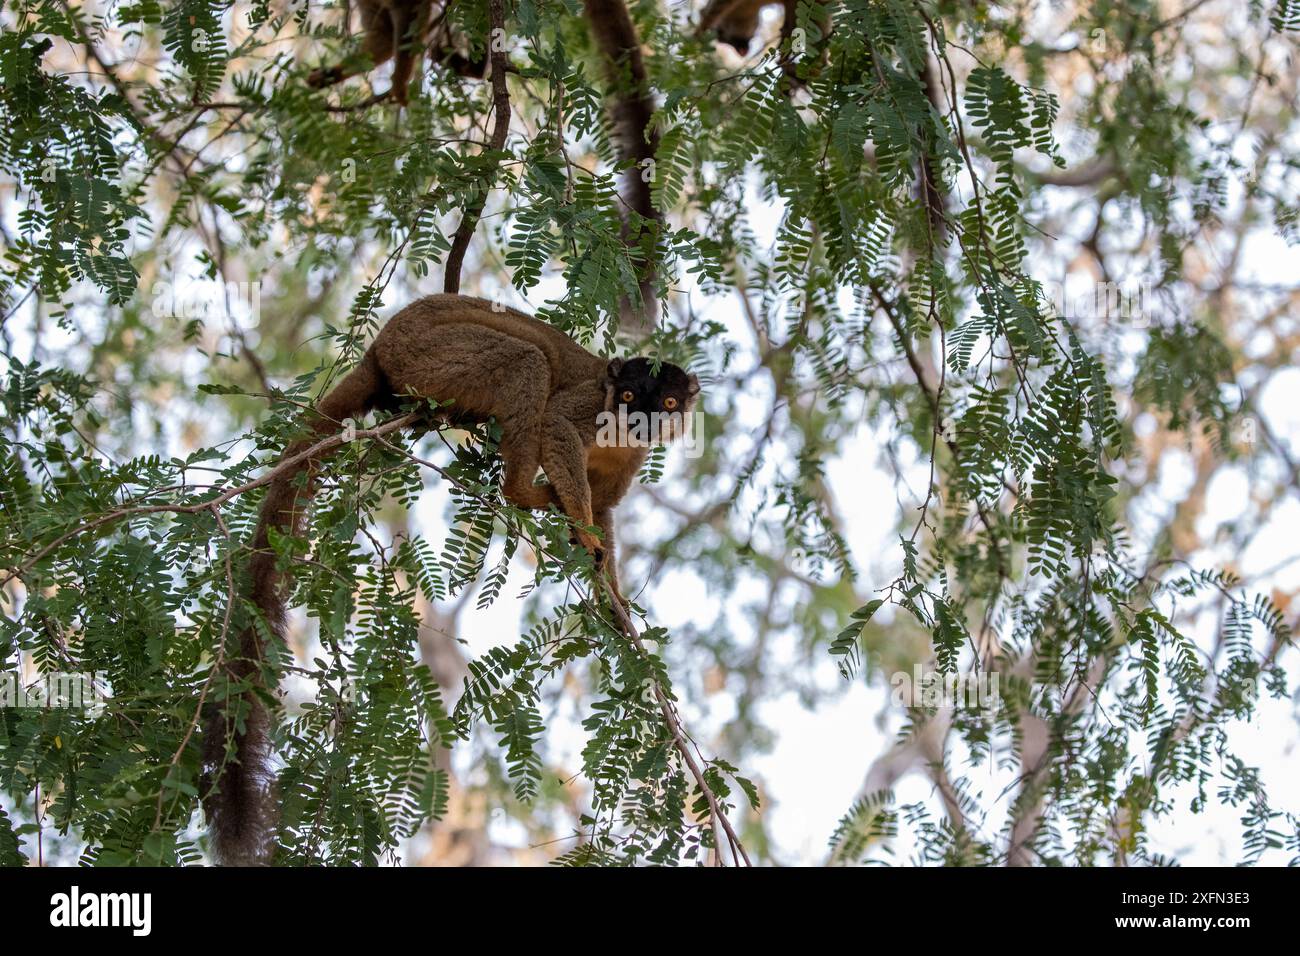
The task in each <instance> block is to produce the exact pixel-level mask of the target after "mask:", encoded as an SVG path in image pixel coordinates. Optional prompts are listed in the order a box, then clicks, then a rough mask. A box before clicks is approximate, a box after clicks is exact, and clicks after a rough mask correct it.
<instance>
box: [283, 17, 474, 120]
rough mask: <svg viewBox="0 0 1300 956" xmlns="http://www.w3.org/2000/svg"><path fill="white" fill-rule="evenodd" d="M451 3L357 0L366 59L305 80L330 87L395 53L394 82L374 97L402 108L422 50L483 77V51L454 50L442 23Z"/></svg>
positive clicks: (326, 69)
mask: <svg viewBox="0 0 1300 956" xmlns="http://www.w3.org/2000/svg"><path fill="white" fill-rule="evenodd" d="M451 2H454V0H449V2H448V3H446V4H438V3H435V0H360V3H359V4H358V5H359V6H360V7H361V31H362V33H363V34H364V40H363V43H362V46H363V49H364V50H365V52H366V55H367V57H368V58H369V59H368V62H367V61H366V60H364V59H360V58H358V59H357V61H356V62H353V63H349V62H348V61H344V62H343V63H340V64H338V65H336V66H331V67H321V68H319V69H316V70H313V71H312V72H311V73H310V74H309V75H308V77H307V84H308V85H309V86H313V87H316V88H317V89H319V88H321V87H325V86H332V85H333V84H335V83H341V82H343V81H344V80H346V79H349V78H351V77H354V76H357V75H358V74H360V73H365V72H367V71H369V70H371V69H373V68H374V67H376V66H379V65H380V64H381V63H387V62H388V61H389V60H392V59H394V57H396V61H395V62H394V64H393V79H392V86H391V87H390V89H389V92H388V93H387V94H385V95H384V96H381V97H376V99H385V98H391V99H392V100H393V101H394V102H396V103H398V104H400V105H402V106H405V105H406V99H407V90H408V88H409V87H410V85H411V77H412V75H413V74H414V72H415V69H416V67H417V66H419V64H420V60H421V58H422V57H423V56H424V54H425V52H426V51H428V53H429V56H430V59H432V60H433V61H434V62H436V63H441V64H442V65H443V66H444V67H446V68H447V69H450V70H451V71H452V72H454V73H458V74H460V75H461V76H469V77H477V78H479V79H482V78H483V76H484V75H486V72H487V64H488V57H487V55H486V54H483V55H481V56H479V57H471V56H467V55H466V54H464V53H462V52H461V51H460V50H458V49H457V48H456V44H455V42H454V40H453V37H452V35H451V30H450V27H449V26H448V25H447V24H446V22H445V20H446V16H447V12H448V11H449V10H450V9H451ZM435 8H437V10H438V13H437V15H436V16H434V14H433V11H434V9H435Z"/></svg>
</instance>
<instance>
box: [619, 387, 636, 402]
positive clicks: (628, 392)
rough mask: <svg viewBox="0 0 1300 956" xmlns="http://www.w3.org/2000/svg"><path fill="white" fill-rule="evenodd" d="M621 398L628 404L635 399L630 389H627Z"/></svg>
mask: <svg viewBox="0 0 1300 956" xmlns="http://www.w3.org/2000/svg"><path fill="white" fill-rule="evenodd" d="M621 397H622V399H623V401H624V402H630V401H632V399H634V398H636V396H635V395H633V394H632V390H631V389H627V390H626V391H624V392H623V394H622V396H621Z"/></svg>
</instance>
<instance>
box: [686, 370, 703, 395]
mask: <svg viewBox="0 0 1300 956" xmlns="http://www.w3.org/2000/svg"><path fill="white" fill-rule="evenodd" d="M686 391H687V392H689V393H690V395H691V397H694V396H696V395H698V394H700V379H699V376H696V375H688V376H686Z"/></svg>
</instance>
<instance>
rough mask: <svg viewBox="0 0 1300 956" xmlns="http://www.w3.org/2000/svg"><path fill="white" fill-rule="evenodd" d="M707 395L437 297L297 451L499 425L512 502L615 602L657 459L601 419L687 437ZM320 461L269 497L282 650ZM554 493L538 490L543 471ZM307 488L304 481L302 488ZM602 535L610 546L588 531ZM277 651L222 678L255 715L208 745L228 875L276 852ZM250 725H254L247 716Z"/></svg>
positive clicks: (335, 401) (266, 532)
mask: <svg viewBox="0 0 1300 956" xmlns="http://www.w3.org/2000/svg"><path fill="white" fill-rule="evenodd" d="M699 388H700V386H699V382H698V380H697V379H696V378H695V376H693V375H687V373H686V372H684V371H682V370H681V369H680V368H678V367H677V366H675V365H670V364H668V363H666V362H665V363H660V364H659V366H658V368H657V369H656V368H655V367H654V366H653V365H652V363H651V362H650V360H649V359H642V358H634V359H630V360H627V361H623V360H621V359H613V360H610V359H603V358H599V357H597V356H595V355H592V354H591V353H590V352H588V351H587V350H586V349H584V348H582V347H581V346H580V345H578V344H577V343H576V342H574V341H573V339H571V338H569V337H568V336H567V335H565V334H564V333H563V332H560V331H559V330H558V329H555V328H553V327H552V326H549V325H547V324H546V323H545V322H542V321H539V320H538V319H535V318H532V317H530V316H527V315H524V314H523V313H522V312H516V311H514V310H512V309H505V308H503V307H497V306H493V305H492V304H491V303H489V302H486V301H484V300H482V299H475V298H471V297H469V296H460V295H433V296H429V297H428V298H425V299H420V300H419V301H417V302H413V303H412V304H411V305H408V306H407V307H406V308H404V309H402V310H401V311H400V312H398V313H397V315H395V316H394V317H393V318H392V319H390V320H389V322H388V324H387V325H386V326H385V327H384V328H383V330H382V331H380V333H379V335H378V336H376V337H375V341H374V343H373V344H372V345H371V346H370V348H369V349H368V350H367V351H366V354H365V356H364V357H363V358H362V359H361V362H360V363H359V364H358V365H357V366H356V368H354V369H353V370H352V371H351V372H350V373H349V374H348V375H347V377H346V378H344V379H343V381H342V382H340V383H339V385H338V386H337V387H336V388H334V389H333V390H332V391H330V392H329V394H327V395H326V396H325V397H324V398H323V399H322V400H321V401H320V402H319V403H318V404H317V406H316V409H315V413H314V414H313V415H312V417H311V421H310V422H309V429H310V434H308V435H307V436H306V437H304V438H302V439H301V440H299V441H296V442H294V443H293V444H291V445H290V446H289V447H288V448H287V449H285V452H284V457H285V459H288V458H291V457H293V456H295V455H299V454H301V453H302V452H304V451H306V450H307V449H309V448H311V446H312V445H313V444H315V443H317V442H319V441H320V439H321V438H322V437H323V436H325V435H329V434H333V433H335V432H337V431H338V430H339V428H340V427H341V423H342V422H343V421H344V420H345V419H349V418H358V417H360V416H361V415H363V414H365V413H366V412H367V411H370V410H371V409H374V408H391V407H396V406H397V405H399V404H400V403H401V402H402V401H403V399H404V398H405V397H418V398H429V399H436V400H437V401H438V402H440V403H442V402H451V405H450V406H449V407H448V408H447V414H448V415H449V417H450V418H451V419H452V420H455V421H462V422H463V421H475V422H483V421H486V420H487V419H489V418H494V419H496V421H497V423H498V424H499V425H500V426H501V433H502V437H501V443H500V452H501V457H502V459H503V461H504V464H505V478H504V481H503V487H502V491H503V493H504V494H505V497H506V498H507V499H508V500H509V501H510V502H511V503H513V504H514V505H516V506H518V507H521V508H546V507H548V506H550V505H557V506H558V507H559V508H560V509H561V510H562V511H563V512H564V513H565V514H566V515H567V516H568V517H569V518H570V520H571V521H572V522H573V524H574V526H575V528H574V533H575V537H576V538H577V539H578V540H579V541H580V542H581V543H582V544H583V545H584V546H585V547H587V548H588V549H590V550H592V551H593V552H594V553H595V555H596V558H597V563H598V565H599V566H600V567H601V568H602V571H603V573H604V574H605V575H606V576H607V578H608V580H609V583H610V585H611V588H612V590H613V593H614V595H615V596H616V598H617V599H618V600H620V601H621V600H623V599H622V597H621V595H620V593H619V590H618V579H617V574H616V568H615V559H614V529H613V509H614V506H615V505H617V504H618V502H619V501H620V500H621V499H622V498H623V496H624V495H625V494H626V493H627V490H628V488H629V487H630V485H631V484H632V481H633V479H634V478H635V476H636V474H637V471H638V470H639V469H640V468H641V465H642V464H643V462H644V461H645V457H646V454H647V453H648V448H647V447H645V446H644V445H643V444H642V445H636V444H631V443H628V442H627V441H622V442H620V443H618V444H617V445H614V446H610V447H604V446H602V445H598V444H597V435H598V431H599V428H600V422H598V416H600V415H601V413H602V412H613V413H615V414H616V415H617V413H618V412H619V411H620V410H626V411H631V412H643V413H650V412H659V413H661V414H663V413H667V414H668V415H669V417H670V421H669V423H668V424H669V425H670V429H669V431H668V433H667V434H666V437H676V435H679V434H680V433H681V430H682V426H683V425H684V423H685V418H684V416H685V415H686V414H687V413H689V412H690V411H691V410H692V408H693V406H694V404H695V399H696V397H697V395H698V393H699ZM320 464H321V463H320V461H317V460H312V461H307V462H304V463H303V464H302V465H301V467H300V468H297V469H290V470H288V471H287V472H286V473H284V474H281V475H278V476H277V477H276V479H275V480H274V481H272V482H271V483H270V484H268V486H267V491H266V498H265V500H264V501H263V502H262V509H261V513H260V515H259V519H258V525H257V530H256V532H255V534H254V537H253V555H252V558H251V559H250V562H249V571H250V576H251V586H252V591H251V595H250V596H251V599H252V602H253V604H254V605H255V606H256V607H257V608H258V609H259V610H260V612H261V613H262V615H263V616H264V618H265V621H266V623H267V626H268V627H269V629H270V632H271V633H272V634H273V635H275V636H277V637H278V636H281V635H282V633H283V625H284V619H285V604H286V600H287V597H288V584H289V582H288V581H287V580H286V577H285V575H284V573H283V572H282V571H280V570H278V569H277V567H276V557H275V553H274V551H273V550H272V549H271V547H270V530H271V529H272V528H275V529H276V530H277V531H278V532H280V533H282V534H290V535H300V534H301V533H302V530H303V525H304V514H305V511H304V509H305V508H306V505H307V502H308V500H309V499H310V497H311V495H312V490H313V485H314V479H315V476H316V474H317V472H318V471H319V469H320ZM539 466H540V467H541V469H542V470H543V471H545V473H546V478H547V481H548V483H547V484H535V483H534V482H535V478H536V476H537V470H538V467H539ZM303 475H305V480H303ZM588 527H595V528H596V529H598V531H599V538H597V537H596V536H594V535H593V534H592V533H591V532H589V531H588V530H587V528H588ZM265 654H266V648H265V647H264V646H263V644H262V640H261V637H260V636H259V632H258V630H257V629H256V628H254V627H251V626H250V627H248V628H246V629H245V630H244V631H243V632H242V634H241V635H240V638H239V651H238V656H237V657H236V658H234V659H232V660H227V661H226V662H225V664H224V665H223V666H224V668H225V671H226V674H227V676H228V678H229V679H230V680H231V681H238V682H245V683H246V684H247V685H248V686H249V687H250V688H253V689H249V690H245V691H244V692H243V693H242V694H241V695H240V699H242V701H243V702H244V704H243V706H242V707H240V706H238V705H235V706H232V705H231V704H229V703H227V704H226V705H224V706H217V707H213V708H212V710H211V713H210V714H209V716H208V719H207V724H206V728H205V739H204V780H203V793H204V806H205V809H206V812H207V814H208V817H209V820H210V823H211V832H212V842H213V848H214V851H215V855H216V857H217V859H218V861H219V862H222V863H228V864H245V865H246V864H255V863H264V862H267V861H268V860H269V858H270V856H271V850H272V847H273V835H274V834H273V831H274V822H275V812H274V804H275V796H274V790H273V786H272V780H273V773H272V771H271V769H270V767H269V766H268V761H269V757H270V744H269V738H268V728H269V723H270V715H269V714H268V712H267V710H266V706H265V704H264V703H263V702H262V700H261V699H260V697H259V696H258V694H257V691H256V689H255V688H256V687H257V686H259V685H260V678H261V675H262V670H263V659H264V657H265ZM239 710H242V711H243V723H242V725H241V724H240V721H239V716H238V714H237V713H235V711H239Z"/></svg>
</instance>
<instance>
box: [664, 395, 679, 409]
mask: <svg viewBox="0 0 1300 956" xmlns="http://www.w3.org/2000/svg"><path fill="white" fill-rule="evenodd" d="M676 407H677V399H675V398H673V397H672V396H671V395H669V396H668V397H667V398H665V399H664V408H666V409H668V411H670V412H671V411H672V410H673V409H674V408H676Z"/></svg>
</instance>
